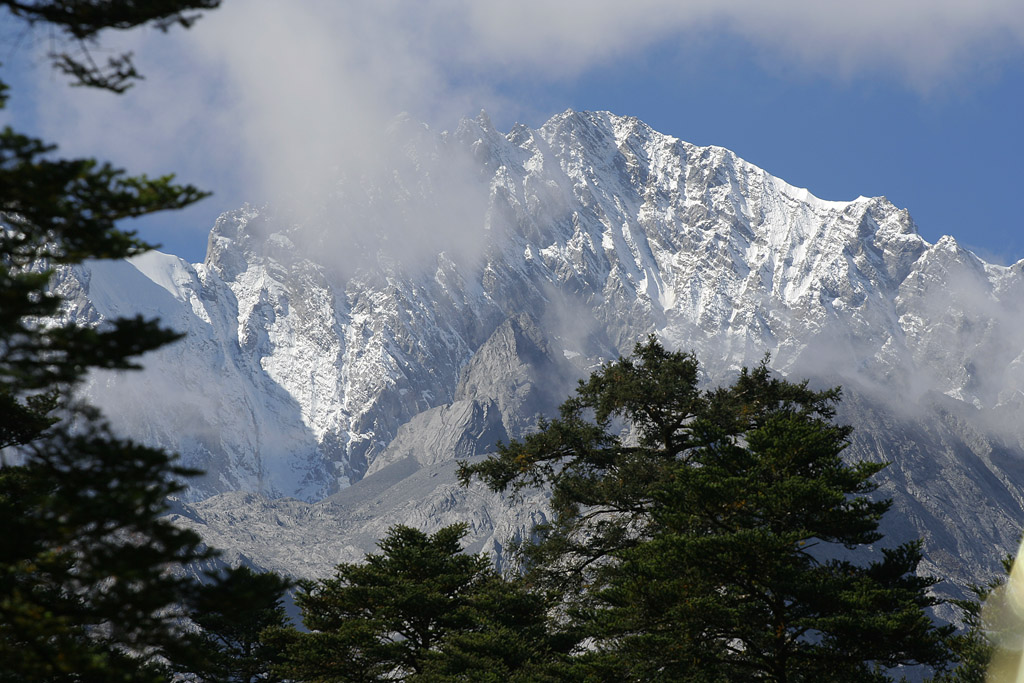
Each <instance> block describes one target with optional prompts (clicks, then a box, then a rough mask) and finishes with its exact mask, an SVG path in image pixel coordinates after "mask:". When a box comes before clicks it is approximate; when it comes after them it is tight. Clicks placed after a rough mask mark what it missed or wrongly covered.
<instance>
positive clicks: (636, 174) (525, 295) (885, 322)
mask: <svg viewBox="0 0 1024 683" xmlns="http://www.w3.org/2000/svg"><path fill="white" fill-rule="evenodd" d="M389 135H390V136H392V138H393V140H394V142H395V144H393V145H391V146H390V148H389V149H391V150H399V152H397V153H396V152H394V151H386V150H382V151H381V154H382V155H387V156H386V161H387V163H386V164H384V163H379V164H375V165H374V169H373V170H368V171H367V173H365V174H362V175H358V174H352V172H351V170H349V171H346V173H345V175H343V176H342V177H340V178H338V180H337V182H336V183H335V184H334V185H333V186H332V187H333V189H332V190H331V192H330V193H329V194H328V196H326V197H325V198H324V199H323V201H322V202H320V203H319V204H316V205H306V206H301V207H294V206H291V207H287V208H281V207H279V208H274V207H253V206H246V207H243V208H241V209H238V210H236V211H231V212H228V213H226V214H224V215H222V216H221V217H220V219H219V220H218V221H217V223H216V225H215V226H214V228H213V230H212V231H211V233H210V238H209V246H208V251H207V256H206V259H205V261H204V262H203V263H201V264H188V263H186V262H184V261H183V260H181V259H179V258H177V257H174V256H170V255H165V254H160V253H155V252H154V253H149V254H146V255H143V256H141V257H138V258H135V259H133V260H132V261H130V262H117V263H104V262H97V263H92V264H88V265H86V266H82V267H78V268H75V269H73V270H70V271H66V272H64V273H62V274H61V276H60V279H59V281H58V283H57V287H58V288H59V290H60V292H61V294H62V295H63V296H65V297H66V298H67V300H68V307H67V315H69V316H73V317H75V318H76V319H79V320H88V321H92V322H95V323H97V324H100V323H102V321H103V320H104V319H106V318H109V317H111V316H117V315H133V314H136V313H141V314H143V315H145V316H155V317H160V318H161V319H162V320H163V321H164V322H165V323H166V324H168V325H170V326H172V327H174V328H175V329H178V330H180V331H182V332H185V333H187V337H186V338H185V340H184V341H182V342H179V343H177V344H175V345H173V346H171V347H169V348H166V349H164V350H161V351H159V352H157V353H155V354H152V355H150V356H147V357H146V359H145V362H146V370H145V371H144V372H142V373H134V374H133V373H124V374H103V375H97V376H95V377H94V378H93V379H92V381H91V384H90V386H89V387H88V392H89V394H90V395H91V396H92V397H93V398H94V399H95V401H96V402H97V403H98V404H99V405H101V406H102V407H104V409H105V410H106V412H107V414H108V415H109V416H110V417H111V419H112V421H113V422H114V424H115V425H116V426H117V427H118V429H120V430H122V431H123V432H125V433H127V434H129V435H131V436H133V437H136V438H138V439H140V440H142V441H144V442H146V443H149V444H154V445H160V446H164V447H167V448H170V449H173V450H176V451H178V452H180V453H181V454H182V458H183V461H184V463H185V464H186V465H189V466H194V467H198V468H200V469H202V470H204V471H205V472H206V474H205V475H203V476H202V477H199V478H198V479H196V480H195V481H194V482H193V484H192V487H191V488H190V490H189V492H188V494H187V497H186V499H185V500H184V501H182V502H181V503H180V504H179V506H178V507H177V508H176V510H175V514H177V515H178V518H179V520H180V521H181V523H182V524H187V525H190V526H193V527H195V528H196V529H197V530H199V531H201V533H203V534H204V535H205V536H206V537H207V539H208V540H209V542H210V543H211V544H212V545H215V546H217V547H222V548H225V549H227V550H228V551H229V554H230V553H237V554H238V555H240V556H242V557H244V558H245V559H246V560H248V561H250V562H252V563H255V564H258V565H261V566H265V567H268V568H274V569H279V570H283V571H287V572H290V573H294V574H299V575H306V576H310V575H320V574H323V573H325V572H327V571H328V570H329V569H330V568H331V566H332V565H333V564H335V563H337V562H339V561H343V560H352V559H357V558H359V557H361V556H362V554H363V553H365V552H366V551H368V550H371V549H373V544H374V541H375V540H376V539H377V538H378V537H379V536H380V535H382V534H383V531H384V529H386V528H387V527H388V526H389V525H390V524H394V523H399V522H401V523H405V524H411V525H414V526H419V527H421V528H424V529H427V530H433V529H436V528H439V527H440V526H443V525H445V524H448V523H451V522H453V521H461V520H466V521H469V522H470V524H471V532H470V538H471V540H472V543H473V545H472V547H471V550H474V551H475V550H488V551H490V552H493V553H494V554H495V556H496V557H498V558H499V560H501V558H502V557H503V556H504V555H503V553H504V549H505V548H506V547H507V542H508V541H509V540H510V539H513V538H516V537H522V535H523V534H524V533H528V530H529V528H530V527H531V526H532V524H533V523H535V522H536V521H539V520H542V519H543V515H544V507H543V496H541V495H539V494H537V495H534V494H529V495H527V496H526V498H525V499H524V500H520V501H513V500H509V499H506V498H505V497H502V496H498V495H495V494H491V493H489V492H487V491H485V490H483V489H482V488H480V487H479V486H474V487H470V488H462V487H459V486H458V485H457V484H456V483H455V481H454V470H455V459H457V458H473V457H479V456H481V455H482V454H485V453H487V452H489V451H492V450H493V448H494V445H495V444H496V443H497V442H498V441H507V440H508V439H509V438H515V437H518V436H520V435H522V434H524V433H526V432H528V431H529V430H530V429H531V427H532V425H534V424H535V420H536V416H537V415H538V414H551V413H552V412H553V411H554V410H555V408H556V406H557V405H558V404H559V403H560V402H561V401H562V400H563V399H564V398H566V397H567V396H568V394H569V393H570V392H571V390H572V388H573V387H574V382H575V380H576V379H577V378H579V377H583V376H585V375H586V374H588V373H589V372H590V371H591V370H592V369H594V368H595V367H597V366H598V365H599V364H600V363H602V362H605V361H607V360H611V359H613V358H615V357H617V356H619V355H620V354H621V355H626V354H628V353H629V352H630V351H631V350H632V347H633V345H634V344H635V343H636V341H638V340H640V339H642V338H644V337H645V336H646V335H648V334H651V333H653V334H656V335H657V336H658V337H659V338H660V339H661V340H662V341H663V343H664V344H665V345H666V346H668V347H670V348H679V349H685V350H693V351H695V352H696V354H697V356H698V358H699V359H700V361H701V363H702V364H703V370H704V373H705V381H706V382H707V383H708V385H709V386H711V385H714V384H717V383H720V382H722V381H725V380H727V379H728V378H730V377H731V376H732V375H733V374H734V373H735V372H737V371H738V369H739V368H740V367H741V366H742V365H743V364H752V363H757V362H759V361H760V359H761V358H762V357H763V356H764V354H765V353H770V354H771V365H772V367H773V368H775V369H776V370H777V371H778V372H780V373H782V374H784V375H786V376H788V377H791V378H803V377H806V378H809V379H810V380H811V381H812V383H813V384H814V385H815V386H830V385H835V384H840V385H842V386H843V388H844V401H843V403H842V406H841V410H840V417H839V419H840V420H841V421H843V422H846V423H849V424H853V425H854V426H855V428H856V431H855V432H854V435H853V442H852V444H851V447H850V448H849V449H848V452H847V454H848V457H849V458H851V459H854V460H857V459H866V460H872V461H887V462H891V463H892V465H891V466H890V467H888V468H887V469H886V470H884V471H883V472H882V474H881V475H880V476H879V481H880V482H881V493H882V494H883V495H885V496H890V497H892V498H893V499H894V500H895V506H894V510H893V511H892V512H891V513H890V515H889V516H888V517H887V519H886V521H885V525H884V527H883V528H884V530H885V531H886V532H887V534H888V535H889V537H890V540H891V541H892V542H893V543H895V542H898V541H903V540H907V539H909V538H915V537H923V538H924V539H925V550H926V561H925V562H924V563H923V564H922V570H923V571H925V572H930V573H935V574H937V575H939V576H943V577H952V578H955V579H957V580H959V581H967V580H979V579H981V578H983V577H984V576H987V574H988V573H989V572H992V571H994V570H995V569H996V567H997V565H998V559H999V558H1000V557H1001V556H1002V555H1003V554H1004V553H1005V552H1007V551H1010V550H1011V549H1013V548H1014V547H1015V545H1016V541H1017V539H1018V534H1019V531H1020V525H1021V521H1022V520H1024V477H1022V476H1021V475H1020V472H1021V471H1022V465H1024V343H1022V341H1024V316H1022V315H1021V313H1022V311H1021V310H1020V309H1021V302H1022V301H1024V261H1022V262H1018V263H1016V264H1014V265H1012V266H1008V267H1007V266H997V265H992V264H989V263H986V262H984V261H983V260H981V259H980V258H978V257H977V256H975V255H974V254H972V253H971V252H969V251H967V250H965V249H963V248H961V247H960V246H959V245H958V244H957V243H956V241H955V240H954V239H953V238H951V237H944V238H942V239H941V240H939V241H938V242H937V243H935V244H929V243H927V242H926V241H925V240H924V239H922V238H921V237H920V235H919V234H918V232H917V229H916V226H915V225H914V222H913V220H912V219H911V217H910V215H909V214H908V212H907V211H906V210H903V209H899V208H897V207H896V206H894V205H893V204H891V203H890V202H889V201H888V200H886V199H885V198H884V197H875V198H866V197H858V198H857V199H854V200H852V201H843V202H838V201H824V200H821V199H818V198H817V197H815V196H813V195H812V194H811V193H810V192H808V191H807V190H805V189H800V188H796V187H793V186H791V185H788V184H787V183H786V182H784V181H783V180H780V179H778V178H775V177H773V176H771V175H770V174H768V173H767V172H765V171H764V170H762V169H760V168H757V167H755V166H753V165H751V164H749V163H747V162H745V161H743V160H742V159H739V158H737V157H736V156H735V155H734V154H733V153H732V152H730V151H728V150H726V149H723V148H719V147H697V146H694V145H690V144H688V143H686V142H683V141H681V140H679V139H677V138H674V137H672V136H669V135H664V134H661V133H658V132H656V131H654V130H652V129H651V128H649V127H648V126H646V125H645V124H644V123H642V122H640V121H638V120H636V119H634V118H629V117H620V116H615V115H612V114H610V113H607V112H574V111H567V112H565V113H563V114H559V115H557V116H555V117H553V118H552V119H551V120H549V121H548V122H547V123H545V124H544V125H543V126H541V127H540V128H539V129H536V130H532V129H529V128H527V127H525V126H516V127H514V128H513V129H512V130H511V131H509V132H508V133H502V132H499V131H497V130H495V129H494V127H493V126H492V125H491V123H490V121H489V119H488V118H487V116H486V114H484V113H481V114H480V115H479V116H478V117H476V118H474V119H466V120H463V121H462V123H461V124H460V125H459V127H458V128H457V129H456V130H455V131H454V132H450V133H448V132H444V133H435V132H433V131H430V130H428V129H427V128H426V127H424V126H422V125H420V124H417V123H416V122H414V121H411V120H409V119H408V118H403V119H399V120H397V121H396V122H395V123H394V124H393V125H392V127H391V129H390V130H389ZM381 169H386V170H381ZM339 174H340V171H339Z"/></svg>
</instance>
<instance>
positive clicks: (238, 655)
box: [190, 565, 292, 683]
mask: <svg viewBox="0 0 1024 683" xmlns="http://www.w3.org/2000/svg"><path fill="white" fill-rule="evenodd" d="M209 578H210V579H212V580H211V581H210V582H209V583H205V584H203V585H202V586H200V587H199V589H198V590H197V594H196V597H195V599H194V601H193V603H192V608H191V614H190V616H191V618H192V621H193V622H195V624H196V625H197V626H199V627H200V628H201V629H202V635H201V639H202V643H203V650H204V652H205V655H206V656H205V659H204V662H203V665H202V666H201V667H200V673H201V674H202V677H203V679H204V680H206V681H225V682H227V681H230V682H232V683H236V682H242V683H250V681H268V682H272V681H277V680H280V679H278V678H277V677H276V676H273V675H272V674H271V673H270V669H271V666H272V664H273V658H274V655H275V651H274V650H273V648H270V647H269V646H268V645H266V644H265V643H263V642H262V641H261V640H260V634H261V633H262V632H263V631H265V630H267V629H270V628H283V627H285V626H286V625H287V623H288V616H287V614H286V613H285V609H284V598H285V593H287V591H288V589H289V588H291V586H292V581H291V580H290V579H286V578H284V577H281V576H279V575H277V574H275V573H273V572H254V571H253V570H251V569H249V568H248V567H246V566H244V565H243V566H240V567H236V568H232V569H227V570H224V571H222V572H218V573H215V574H213V575H212V576H210V577H209Z"/></svg>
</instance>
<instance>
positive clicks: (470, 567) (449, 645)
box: [266, 524, 548, 683]
mask: <svg viewBox="0 0 1024 683" xmlns="http://www.w3.org/2000/svg"><path fill="white" fill-rule="evenodd" d="M465 533H466V526H465V525H464V524H457V525H453V526H449V527H445V528H443V529H441V530H439V531H438V532H437V533H435V534H433V535H428V534H425V533H423V532H421V531H419V530H416V529H412V528H410V527H405V526H396V527H392V528H391V529H390V530H389V531H388V533H387V535H386V536H385V537H384V539H382V540H381V542H380V544H379V545H380V549H381V551H382V552H381V553H380V554H370V555H367V557H366V561H365V563H360V564H354V563H353V564H340V565H338V567H337V569H336V570H335V575H334V576H333V577H332V578H329V579H324V580H321V581H305V582H300V584H299V587H300V592H299V594H298V596H297V598H296V602H297V604H298V605H299V607H300V608H301V609H302V614H303V622H304V624H305V626H306V627H307V628H309V629H310V631H311V632H310V633H300V632H298V631H296V630H294V629H272V630H270V631H269V632H267V634H266V640H267V641H268V643H270V644H271V645H272V646H273V647H276V648H277V649H278V650H279V652H280V653H281V654H280V656H281V658H282V660H283V663H282V664H281V665H280V666H278V667H277V668H276V672H277V673H278V674H279V675H281V676H283V677H284V678H287V679H290V680H296V681H311V682H317V683H326V682H328V681H330V682H335V681H353V682H359V683H364V682H367V681H393V680H410V681H411V680H420V681H457V680H466V681H470V680H472V681H477V680H494V679H495V676H501V677H502V678H503V679H512V680H543V678H537V677H532V676H533V675H532V674H530V675H529V676H528V675H527V673H526V671H527V669H528V667H532V666H535V665H536V666H538V667H539V666H540V664H541V663H542V662H543V661H544V660H545V658H546V657H547V655H548V649H547V647H548V642H547V640H546V630H545V623H546V611H545V604H544V603H543V601H542V600H541V599H540V598H537V597H535V596H533V595H531V594H529V593H527V592H526V591H524V590H522V589H521V588H520V587H519V586H518V585H517V584H515V583H513V582H508V581H505V580H504V579H502V578H501V577H500V576H499V575H498V574H497V573H496V572H495V571H494V570H493V568H492V567H491V565H490V562H489V560H487V559H486V558H485V557H482V556H476V555H466V554H464V553H462V548H461V539H462V538H463V536H464V535H465ZM517 677H518V678H517Z"/></svg>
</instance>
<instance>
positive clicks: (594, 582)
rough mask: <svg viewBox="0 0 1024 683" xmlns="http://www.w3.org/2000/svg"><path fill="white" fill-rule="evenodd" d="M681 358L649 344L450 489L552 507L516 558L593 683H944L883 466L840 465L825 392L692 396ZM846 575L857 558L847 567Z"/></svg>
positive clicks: (839, 436) (926, 598)
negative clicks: (911, 673) (888, 514)
mask: <svg viewBox="0 0 1024 683" xmlns="http://www.w3.org/2000/svg"><path fill="white" fill-rule="evenodd" d="M698 374H699V373H698V366H697V361H696V359H695V358H694V357H693V355H692V354H683V353H673V352H668V351H666V350H665V349H664V348H662V347H661V346H660V344H658V343H657V342H656V341H655V340H654V339H653V338H650V339H648V341H647V342H646V343H643V344H638V345H637V348H636V351H635V354H634V357H632V358H628V359H619V360H618V361H617V362H615V363H612V364H610V365H607V366H605V367H604V368H602V369H601V370H599V371H598V372H596V373H594V374H593V375H592V376H591V377H590V379H589V380H588V381H586V382H581V383H580V387H579V389H578V390H577V392H576V395H575V396H574V397H572V398H570V399H569V400H568V401H567V402H566V403H564V404H563V406H562V408H561V412H560V417H559V419H557V420H552V421H551V422H549V423H545V424H543V425H542V428H541V430H540V431H539V432H538V433H537V434H534V435H531V436H529V437H527V438H526V439H525V440H524V441H522V442H513V443H511V444H510V445H508V446H504V447H502V448H500V449H499V454H498V455H497V456H495V457H493V458H491V459H489V460H486V461H484V462H482V463H478V464H473V465H463V467H462V470H461V473H460V474H461V476H462V478H463V479H464V480H468V479H469V478H471V477H474V476H480V477H481V478H483V479H484V480H485V481H486V482H487V483H488V484H489V485H490V486H491V487H492V488H494V489H496V490H502V489H505V488H508V487H510V486H511V487H513V488H514V487H521V486H526V485H545V486H550V487H551V492H552V507H553V509H554V520H553V522H552V523H551V525H549V526H547V527H545V528H542V529H540V530H539V533H540V540H539V542H537V543H536V544H533V545H528V546H526V547H525V548H524V556H525V559H526V561H527V567H528V570H529V571H530V573H531V575H533V576H536V577H537V578H538V580H540V581H542V582H545V583H546V584H548V585H551V586H555V587H559V588H560V589H561V590H562V591H563V592H564V596H565V603H566V610H567V613H568V614H569V616H570V618H571V620H572V622H573V625H574V626H575V627H576V628H578V629H579V632H580V633H582V634H585V635H587V636H589V637H590V640H589V641H588V647H587V650H586V652H585V653H584V654H582V655H581V656H579V657H578V658H577V659H576V664H577V671H578V672H581V674H580V675H581V676H585V677H590V678H592V679H595V680H601V679H605V680H652V681H653V680H666V681H674V680H770V681H851V680H865V681H873V680H889V677H888V675H887V674H886V670H888V669H891V668H892V667H895V666H897V665H901V664H918V663H923V664H931V665H935V666H938V667H942V666H943V665H944V664H945V662H946V661H947V659H948V652H947V650H946V648H945V646H944V638H945V637H946V636H947V635H948V632H949V629H941V628H936V627H935V626H933V624H932V622H931V620H930V619H929V617H928V614H927V612H926V610H927V608H928V607H930V606H932V605H934V604H936V602H937V601H936V599H934V598H933V597H931V596H930V595H929V591H928V589H929V587H930V586H931V585H932V584H933V583H934V581H933V580H931V579H924V578H920V577H917V576H916V575H915V574H914V570H915V569H916V567H917V564H918V561H919V560H920V549H919V545H918V544H916V543H910V544H905V545H902V546H899V547H897V548H894V549H887V550H883V551H882V552H881V553H880V554H878V555H875V556H871V555H868V556H867V557H866V558H864V559H867V562H866V563H865V562H863V561H861V562H859V563H858V562H854V561H852V560H849V559H840V558H845V557H846V556H851V555H853V552H852V551H854V550H855V549H858V548H860V549H863V548H864V547H865V546H866V545H868V544H874V543H876V542H877V541H879V540H880V538H881V535H880V534H879V533H878V530H877V528H878V522H879V520H880V518H881V517H882V515H883V514H884V513H885V511H886V510H887V509H888V508H889V505H890V503H889V501H878V500H872V499H870V498H869V495H868V494H870V493H871V492H872V491H873V490H874V488H875V486H874V485H873V484H872V483H871V482H870V478H871V476H872V475H874V474H875V473H876V472H878V471H879V470H880V469H881V468H882V467H883V465H880V464H875V463H866V462H861V463H852V464H850V463H846V462H844V460H843V459H842V457H841V454H842V451H843V450H844V448H845V447H846V445H847V443H848V441H847V438H848V436H849V433H850V429H849V428H848V427H843V426H837V425H835V424H833V423H832V418H833V417H834V414H835V409H834V406H835V403H836V402H837V401H838V398H839V392H838V390H837V389H833V390H828V391H822V392H817V391H812V390H810V389H809V388H808V387H807V384H806V383H800V384H794V383H791V382H787V381H785V380H781V379H778V378H776V377H773V376H772V375H771V373H770V372H769V370H768V368H767V365H766V361H765V362H762V364H761V365H760V366H759V367H757V368H755V369H754V370H743V371H742V373H741V374H740V376H739V377H738V378H737V380H736V381H735V382H734V383H733V384H732V385H731V386H729V387H724V388H720V389H716V390H713V391H701V390H700V389H699V387H698ZM862 555H863V554H862Z"/></svg>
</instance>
